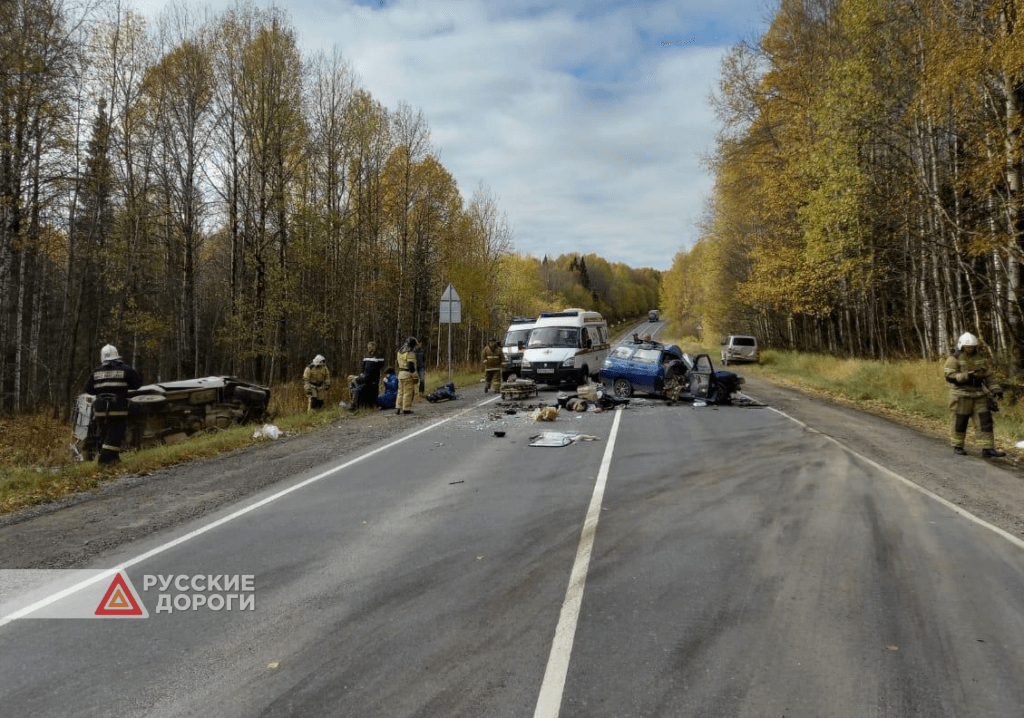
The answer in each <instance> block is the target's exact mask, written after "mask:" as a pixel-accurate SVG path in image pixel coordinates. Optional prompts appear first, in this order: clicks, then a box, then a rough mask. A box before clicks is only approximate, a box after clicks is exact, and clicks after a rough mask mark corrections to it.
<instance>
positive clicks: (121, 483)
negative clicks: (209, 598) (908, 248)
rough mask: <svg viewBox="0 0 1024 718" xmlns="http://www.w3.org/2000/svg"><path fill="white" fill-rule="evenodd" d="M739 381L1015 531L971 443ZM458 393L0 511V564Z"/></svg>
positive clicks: (1016, 506) (159, 525)
mask: <svg viewBox="0 0 1024 718" xmlns="http://www.w3.org/2000/svg"><path fill="white" fill-rule="evenodd" d="M745 388H746V393H747V394H748V395H749V396H751V397H752V398H755V399H757V400H759V401H761V402H764V403H766V404H768V405H769V406H770V407H771V408H773V409H777V410H779V411H782V412H784V413H785V414H786V415H787V416H790V417H792V418H793V419H796V420H798V421H800V422H803V423H804V424H806V425H807V427H808V429H807V430H808V431H817V432H819V433H822V434H825V435H827V436H830V437H832V438H834V439H835V440H837V441H839V442H840V443H841V444H843V445H844V446H846V447H848V448H850V449H852V450H853V451H856V452H857V453H859V454H861V455H863V456H865V457H867V458H869V459H870V460H872V461H874V462H876V463H878V464H880V465H882V466H884V467H886V468H887V469H889V470H890V471H893V472H895V473H896V474H899V475H900V476H902V477H904V478H906V479H907V480H909V481H912V482H914V483H915V484H918V485H919V486H921V487H923V488H925V489H927V490H929V491H932V492H934V493H935V494H937V495H939V496H941V497H943V498H945V499H946V500H948V501H950V502H952V503H954V504H956V505H957V506H960V507H962V508H963V509H964V510H966V511H968V512H970V513H972V514H974V515H975V516H977V517H979V518H981V519H982V520H984V521H987V522H989V523H991V524H993V525H995V526H997V527H999V528H1001V529H1003V530H1004V531H1007V532H1008V533H1010V534H1013V535H1014V536H1017V537H1024V472H1022V471H1021V470H1019V469H1017V468H1015V467H1013V466H1012V465H1010V464H1009V463H1007V462H1005V461H985V460H983V459H981V458H979V454H980V451H979V450H978V449H976V448H974V449H972V450H971V453H972V454H973V455H972V456H967V457H963V456H955V455H954V454H953V452H952V449H951V448H950V447H949V442H948V440H945V439H943V438H941V437H937V436H933V435H928V434H925V433H921V432H920V431H918V430H916V429H913V428H909V427H907V426H904V425H902V424H899V423H896V422H893V421H891V420H889V419H885V418H881V417H877V416H874V415H872V414H868V413H865V412H863V411H859V410H857V409H853V408H850V407H846V406H842V405H840V404H836V403H834V402H831V401H828V400H826V399H822V398H819V397H816V396H813V395H810V394H805V393H801V392H799V391H797V390H794V389H789V388H784V387H780V386H776V385H773V384H770V383H768V382H767V381H764V380H763V379H757V378H755V379H751V378H748V379H747V384H746V387H745ZM459 394H460V397H461V398H460V399H458V400H456V401H451V402H444V403H438V404H430V403H427V402H426V401H424V400H422V399H418V400H417V402H416V404H415V406H414V409H415V411H416V413H415V414H413V415H411V416H395V414H394V412H392V411H382V412H372V411H363V412H361V413H359V414H357V415H355V416H344V417H342V418H341V419H340V420H338V421H337V422H335V423H334V424H332V425H330V426H328V427H324V428H322V429H319V430H316V431H313V432H309V433H303V434H298V435H295V436H285V437H283V438H281V439H278V440H276V441H267V442H266V443H261V444H258V445H254V446H252V447H248V448H245V449H240V450H237V451H234V452H231V453H228V454H224V455H222V456H219V457H216V458H212V459H204V460H199V461H195V462H192V463H189V464H186V465H181V466H175V467H171V468H167V469H162V470H160V471H156V472H153V473H151V474H149V475H145V476H131V477H126V478H123V479H119V480H116V481H111V482H108V483H106V484H104V485H102V486H101V487H100V488H99V489H97V490H95V491H92V492H89V493H86V494H82V495H79V496H76V497H73V498H70V499H66V500H64V501H61V502H57V503H53V504H47V505H43V506H39V507H35V508H32V509H28V510H25V511H21V512H17V513H15V514H10V515H7V516H3V517H0V568H8V569H9V568H75V567H82V566H85V565H87V564H88V563H89V562H90V560H92V559H93V558H94V557H97V556H99V555H101V554H103V553H106V552H108V551H112V550H113V549H116V548H119V547H122V546H124V545H126V544H129V543H130V542H132V541H136V540H139V539H141V538H143V537H146V536H150V535H152V534H155V533H157V532H160V531H164V530H167V529H170V528H172V527H174V526H177V525H178V524H181V523H182V522H185V521H188V520H191V519H195V518H198V517H201V516H203V515H207V514H210V513H211V512H214V511H216V510H218V509H221V508H224V507H226V506H228V505H230V504H232V503H234V502H237V501H239V500H241V499H244V498H245V497H247V496H251V495H253V494H255V493H257V492H259V491H262V490H264V489H266V488H268V487H270V486H272V485H273V484H275V483H276V482H279V481H281V480H284V479H286V478H289V477H292V476H294V475H295V474H297V473H299V472H302V471H306V470H308V469H310V468H312V467H315V466H319V465H323V464H326V463H328V462H330V461H336V460H338V459H340V458H343V457H346V456H354V455H356V454H357V453H358V452H360V451H361V450H363V449H365V448H366V447H368V446H371V445H374V444H376V443H378V442H380V441H382V440H384V439H387V438H390V437H395V436H398V435H399V434H401V433H402V432H404V431H407V430H408V429H409V428H411V427H414V426H422V425H424V424H426V423H427V422H429V421H434V420H437V419H440V418H444V417H447V416H452V415H454V414H457V413H459V412H463V411H465V410H467V409H469V408H471V407H472V406H473V405H474V404H476V403H477V402H479V401H480V400H481V399H484V398H487V396H488V395H485V394H484V393H483V388H482V384H481V385H475V386H472V387H469V388H466V389H462V390H460V392H459ZM539 400H540V401H544V400H547V401H548V402H553V401H554V394H553V393H549V392H543V391H542V392H541V395H540V398H539ZM533 401H537V400H533ZM630 410H632V409H630ZM750 410H751V411H754V410H759V411H763V410H765V409H750ZM768 410H770V409H768ZM971 436H972V435H971V434H969V435H968V440H969V441H970V438H971Z"/></svg>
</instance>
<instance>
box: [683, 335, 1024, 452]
mask: <svg viewBox="0 0 1024 718" xmlns="http://www.w3.org/2000/svg"><path fill="white" fill-rule="evenodd" d="M682 345H683V346H689V347H691V349H690V350H691V351H693V350H696V351H704V352H707V353H708V354H710V355H711V357H712V360H713V361H715V363H716V367H717V364H718V361H717V360H718V356H719V352H718V348H717V347H707V346H700V345H698V344H697V343H696V341H695V340H694V339H693V338H690V341H689V342H687V343H683V344H682ZM944 364H945V359H942V360H933V361H924V360H900V361H889V362H882V361H873V360H867V359H844V358H841V357H833V356H830V355H821V354H799V353H796V352H783V351H775V350H765V351H762V352H761V363H760V364H737V365H735V366H733V365H730V366H728V367H724V368H725V369H727V370H734V371H735V372H736V373H737V374H740V375H741V376H742V375H744V374H746V375H750V376H761V377H764V378H765V379H767V380H769V381H771V382H773V383H776V384H780V385H783V386H787V387H790V388H793V389H798V390H800V391H802V392H805V393H808V394H812V395H815V396H818V397H820V398H823V399H827V400H829V401H833V402H836V403H838V404H841V405H844V406H849V407H852V408H856V409H860V410H862V411H868V412H870V413H872V414H875V415H876V416H882V417H885V418H887V419H890V420H892V421H895V422H897V423H900V424H903V425H905V426H910V427H913V428H914V429H916V430H918V431H920V432H922V433H924V434H927V435H930V436H934V437H937V438H940V439H944V440H948V438H949V421H950V414H949V407H948V404H947V402H948V394H949V385H948V384H947V383H946V382H945V380H944V379H943V374H942V368H943V365H944ZM1000 383H1001V384H1002V386H1003V388H1004V390H1005V399H1004V400H1003V401H1001V402H1000V410H999V412H998V413H997V414H995V421H994V423H995V435H996V445H997V446H998V447H999V448H1001V449H1003V450H1004V451H1006V452H1007V457H1006V459H1005V460H1006V461H1008V462H1009V463H1011V464H1013V465H1014V466H1021V465H1024V450H1022V449H1019V448H1017V447H1016V443H1017V442H1018V441H1020V440H1022V439H1024V401H1022V399H1024V386H1022V385H1020V384H1016V383H1014V382H1010V381H1006V380H1003V381H1001V382H1000ZM976 442H977V439H976V436H975V432H974V427H973V426H972V427H970V428H969V429H968V431H967V443H968V446H970V445H972V444H973V445H977V444H976Z"/></svg>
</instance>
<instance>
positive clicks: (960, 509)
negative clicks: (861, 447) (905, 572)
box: [768, 406, 1024, 548]
mask: <svg viewBox="0 0 1024 718" xmlns="http://www.w3.org/2000/svg"><path fill="white" fill-rule="evenodd" d="M768 408H769V409H771V410H772V411H774V412H775V413H776V414H781V415H782V416H784V417H786V418H787V419H789V420H790V421H792V422H794V423H795V424H798V425H800V426H802V427H803V428H804V429H805V430H807V431H811V432H814V433H815V434H820V435H821V436H823V437H825V438H826V439H828V440H829V441H831V442H832V443H833V444H835V445H836V446H838V447H839V448H841V449H843V450H844V451H848V452H849V453H851V454H853V455H854V456H856V457H857V458H859V459H861V460H862V461H866V462H867V463H868V464H870V465H871V466H873V467H875V468H876V469H878V470H879V471H881V472H882V473H884V474H887V475H889V476H891V477H892V478H894V479H896V480H897V481H901V482H902V483H903V484H905V485H906V486H909V487H910V488H912V489H914V491H917V492H920V493H922V494H924V495H925V496H927V497H928V498H930V499H934V500H935V501H938V502H939V503H940V504H942V505H943V506H945V507H947V508H949V509H951V510H952V511H953V513H957V514H960V515H961V516H963V517H964V518H965V519H969V520H970V521H973V522H974V523H976V524H978V525H979V526H983V527H985V528H987V529H988V530H989V531H992V532H994V533H995V534H997V535H999V536H1002V537H1003V538H1004V539H1006V540H1007V541H1009V542H1010V543H1012V544H1013V545H1014V546H1016V547H1018V548H1024V540H1021V539H1019V538H1018V537H1016V536H1014V535H1013V534H1011V533H1009V532H1007V531H1004V530H1003V529H1001V528H999V527H998V526H993V525H992V524H990V523H989V522H988V521H986V520H985V519H982V518H979V517H977V516H975V515H974V514H972V513H971V512H970V511H967V510H966V509H964V508H963V507H961V506H957V505H956V504H954V503H953V502H952V501H947V500H946V499H944V498H942V497H941V496H939V495H938V494H936V493H933V492H931V491H929V490H928V489H926V488H924V487H923V486H919V485H917V484H915V483H914V482H913V481H911V480H910V479H908V478H905V477H903V476H900V475H899V474H897V473H896V472H895V471H893V470H892V469H888V468H886V467H884V466H882V465H881V464H879V463H878V462H877V461H875V460H873V459H870V458H868V457H867V456H864V454H862V453H860V452H859V451H856V450H855V449H852V448H850V447H849V446H847V445H846V444H844V443H843V442H841V441H840V440H839V439H837V438H835V437H834V436H829V435H828V434H825V433H823V432H820V431H818V430H817V429H815V428H813V427H810V426H808V425H807V424H805V423H804V422H802V421H800V420H799V419H795V418H793V417H792V416H790V415H789V414H787V413H786V412H784V411H780V410H779V409H776V408H775V407H773V406H769V407H768Z"/></svg>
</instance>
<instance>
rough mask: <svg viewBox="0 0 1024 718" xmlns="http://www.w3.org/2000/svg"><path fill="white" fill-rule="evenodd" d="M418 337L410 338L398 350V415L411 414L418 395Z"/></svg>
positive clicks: (396, 404) (396, 409)
mask: <svg viewBox="0 0 1024 718" xmlns="http://www.w3.org/2000/svg"><path fill="white" fill-rule="evenodd" d="M417 344H419V342H417V341H416V337H409V338H408V339H406V340H405V344H403V345H402V348H401V349H399V350H398V401H397V402H396V403H395V413H396V414H411V413H412V401H413V398H414V397H415V395H416V382H417V380H418V379H419V372H417V371H416V345H417Z"/></svg>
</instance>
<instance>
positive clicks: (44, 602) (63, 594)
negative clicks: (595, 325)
mask: <svg viewBox="0 0 1024 718" xmlns="http://www.w3.org/2000/svg"><path fill="white" fill-rule="evenodd" d="M491 401H494V399H490V400H487V401H483V402H480V403H478V404H476V405H474V406H471V407H469V408H467V409H464V410H462V411H460V412H459V413H457V414H452V415H451V416H449V417H448V418H447V419H441V420H440V421H435V422H434V423H433V424H429V425H428V426H425V427H423V428H422V429H417V430H416V431H414V432H412V433H411V434H406V435H405V436H403V437H400V438H398V439H395V440H394V441H392V442H390V443H388V444H385V445H384V446H381V447H378V448H376V449H374V450H373V451H368V452H366V453H365V454H361V455H360V456H357V457H355V458H354V459H349V460H348V461H346V462H345V463H344V464H339V465H338V466H335V467H334V468H332V469H328V470H327V471H324V472H321V473H319V474H317V475H316V476H312V477H310V478H308V479H306V480H305V481H300V482H299V483H297V484H295V485H294V486H290V487H288V488H287V489H283V490H281V491H278V492H277V493H276V494H273V495H272V496H268V497H267V498H265V499H261V500H259V501H257V502H256V503H253V504H249V505H248V506H246V507H244V508H241V509H239V510H238V511H235V512H234V513H232V514H229V515H227V516H224V517H223V518H219V519H217V520H216V521H213V522H211V523H208V524H206V525H205V526H201V527H200V528H198V529H196V530H195V531H192V532H190V533H187V534H185V535H184V536H179V537H178V538H176V539H174V540H173V541H168V542H167V543H165V544H161V545H160V546H157V547H156V548H154V549H152V550H150V551H147V552H146V553H144V554H141V555H139V556H136V557H135V558H132V559H129V560H127V561H125V562H124V563H121V564H119V565H117V566H114V567H113V568H109V569H107V570H105V571H103V572H101V573H99V574H97V575H96V576H93V577H92V578H90V579H86V580H84V581H80V582H79V583H76V584H75V585H74V586H70V587H68V588H66V589H64V590H62V591H59V592H57V593H54V594H52V595H50V596H47V597H46V598H42V599H40V600H39V601H36V602H35V603H33V604H32V605H30V606H26V607H25V608H22V609H20V610H18V611H15V612H13V613H10V614H8V615H6V616H3V617H0V626H4V625H6V624H8V623H10V622H11V621H14V620H16V619H18V618H23V617H25V616H27V615H28V614H30V613H32V612H34V611H38V610H39V609H40V608H43V607H45V606H49V605H50V604H52V603H55V602H57V601H59V600H61V599H63V598H67V597H68V596H70V595H72V594H74V593H76V592H78V591H80V590H82V589H83V588H85V587H86V586H91V585H92V584H94V583H97V582H98V581H102V580H103V579H105V578H110V577H111V576H113V575H114V574H115V573H117V572H118V571H123V570H125V569H126V568H129V567H130V566H134V565H135V564H137V563H141V562H143V561H145V560H146V559H150V558H152V557H153V556H156V555H157V554H161V553H163V552H164V551H167V550H168V549H172V548H174V547H175V546H180V545H181V544H183V543H185V542H186V541H191V540H192V539H194V538H196V537H197V536H201V535H203V534H204V533H206V532H207V531H212V530H213V529H215V528H217V527H218V526H223V525H224V524H226V523H228V522H230V521H234V520H235V519H237V518H239V517H240V516H245V515H246V514H247V513H249V512H251V511H255V510H256V509H258V508H261V507H263V506H266V505H267V504H270V503H273V502H274V501H277V500H278V499H280V498H282V497H283V496H287V495H288V494H290V493H292V492H293V491H298V490H299V489H304V488H306V487H307V486H309V485H310V484H314V483H316V482H317V481H320V480H321V479H325V478H327V477H328V476H331V475H332V474H336V473H338V472H339V471H342V470H344V469H347V468H348V467H350V466H352V465H353V464H357V463H359V462H360V461H362V460H363V459H368V458H370V457H371V456H374V455H376V454H379V453H380V452H382V451H386V450H388V449H390V448H392V447H394V446H397V445H398V444H401V443H403V442H405V441H408V440H409V439H412V438H414V437H416V436H419V435H420V434H423V433H425V432H427V431H430V430H431V429H435V428H437V427H438V426H441V424H444V423H446V422H449V421H451V420H452V419H457V418H459V417H460V416H462V415H463V414H467V413H469V412H470V411H472V410H473V409H476V408H478V407H481V406H485V405H487V404H489V403H491Z"/></svg>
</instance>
